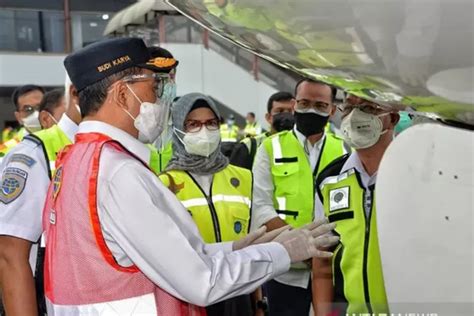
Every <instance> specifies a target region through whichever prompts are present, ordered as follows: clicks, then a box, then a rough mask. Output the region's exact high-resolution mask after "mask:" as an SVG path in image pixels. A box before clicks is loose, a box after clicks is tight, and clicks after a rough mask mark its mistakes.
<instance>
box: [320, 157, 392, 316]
mask: <svg viewBox="0 0 474 316" xmlns="http://www.w3.org/2000/svg"><path fill="white" fill-rule="evenodd" d="M346 159H347V157H345V158H344V159H338V161H335V162H334V163H332V164H331V165H330V166H329V167H328V168H327V169H326V170H324V171H323V173H322V174H321V177H320V178H319V179H318V182H317V185H318V186H319V191H318V194H319V196H320V198H321V201H322V202H323V205H324V213H325V215H326V217H328V219H329V221H330V222H335V223H337V226H336V229H335V231H336V233H337V234H338V235H339V236H340V237H341V242H340V244H339V246H338V247H337V248H336V249H335V251H334V256H333V268H332V270H333V282H334V292H335V302H337V303H344V304H346V305H347V310H346V313H347V314H349V315H352V314H357V315H359V314H360V313H368V314H370V315H372V314H373V313H374V314H376V315H378V314H379V313H388V304H387V297H386V294H385V286H384V279H383V271H382V263H381V259H380V251H379V243H378V237H377V218H376V211H375V210H376V208H375V198H374V197H375V186H371V187H370V188H369V189H365V188H364V187H363V186H362V184H361V183H360V182H359V174H358V172H357V170H355V169H350V170H348V171H346V172H344V173H342V174H340V170H341V168H342V166H343V165H344V162H345V161H346ZM335 166H336V168H335ZM337 166H339V167H338V168H337ZM328 171H329V172H328ZM331 173H332V176H330V174H331ZM366 207H367V208H370V213H369V215H368V216H366V211H365V208H366Z"/></svg>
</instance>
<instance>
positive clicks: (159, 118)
mask: <svg viewBox="0 0 474 316" xmlns="http://www.w3.org/2000/svg"><path fill="white" fill-rule="evenodd" d="M127 88H128V89H129V90H130V92H131V93H132V94H133V96H134V97H135V98H136V99H137V100H138V101H139V102H140V113H139V114H138V115H137V117H133V115H132V114H130V112H128V111H127V110H125V109H123V110H124V111H125V113H127V114H128V115H129V116H130V117H131V118H132V120H133V121H134V124H133V125H134V126H135V128H136V129H137V130H138V140H139V141H141V142H142V143H145V144H151V143H153V142H154V141H155V140H156V139H157V138H158V137H160V135H161V133H162V132H163V129H164V128H165V125H166V119H167V113H168V112H169V105H168V106H167V105H166V104H160V103H159V102H158V100H157V101H155V102H154V103H151V102H142V101H141V100H140V98H139V97H138V96H137V95H136V94H135V92H133V90H132V89H131V88H130V87H129V86H128V85H127Z"/></svg>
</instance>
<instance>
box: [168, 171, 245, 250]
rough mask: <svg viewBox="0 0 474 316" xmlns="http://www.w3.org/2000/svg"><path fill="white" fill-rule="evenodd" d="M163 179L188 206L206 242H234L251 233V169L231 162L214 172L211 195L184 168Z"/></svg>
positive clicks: (169, 173)
mask: <svg viewBox="0 0 474 316" xmlns="http://www.w3.org/2000/svg"><path fill="white" fill-rule="evenodd" d="M170 177H171V179H172V180H171V179H170ZM160 179H161V180H162V182H163V183H164V184H165V185H166V186H167V187H168V188H170V189H171V190H172V191H175V192H174V193H175V194H176V197H177V198H178V199H179V200H180V201H181V203H182V204H183V205H184V207H186V208H187V209H188V211H189V213H190V214H191V215H192V217H193V220H194V221H195V222H196V225H197V227H198V229H199V232H200V234H201V236H202V237H203V240H204V241H205V242H206V243H215V242H221V241H233V240H237V239H240V238H242V237H243V236H245V235H246V234H247V233H248V230H249V226H250V210H251V207H252V202H251V199H252V174H251V172H250V171H249V170H246V169H243V168H240V167H236V166H233V165H228V166H227V167H226V168H225V169H224V170H221V171H219V172H217V173H215V174H214V175H213V180H212V185H211V192H212V194H211V196H210V197H208V196H206V194H205V193H204V191H203V190H202V189H201V187H200V186H199V184H198V183H197V182H196V181H195V180H194V179H193V178H192V176H191V175H190V174H189V173H187V172H185V171H178V170H171V171H167V172H166V173H164V174H161V175H160ZM171 181H173V182H174V183H171Z"/></svg>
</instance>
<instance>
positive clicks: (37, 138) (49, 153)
mask: <svg viewBox="0 0 474 316" xmlns="http://www.w3.org/2000/svg"><path fill="white" fill-rule="evenodd" d="M24 139H27V140H30V141H32V142H34V143H37V144H38V145H40V146H41V147H42V148H43V151H44V155H45V158H46V164H47V166H48V173H49V178H50V179H51V178H52V175H53V173H54V170H55V169H56V158H57V155H58V153H59V152H60V151H61V150H62V149H63V148H64V147H66V146H67V145H69V144H71V143H72V140H70V139H69V138H68V137H67V135H66V134H65V133H64V131H63V130H62V129H61V128H59V126H58V125H53V126H51V127H50V128H48V129H43V130H41V131H38V132H36V133H34V134H29V135H27V136H25V137H24Z"/></svg>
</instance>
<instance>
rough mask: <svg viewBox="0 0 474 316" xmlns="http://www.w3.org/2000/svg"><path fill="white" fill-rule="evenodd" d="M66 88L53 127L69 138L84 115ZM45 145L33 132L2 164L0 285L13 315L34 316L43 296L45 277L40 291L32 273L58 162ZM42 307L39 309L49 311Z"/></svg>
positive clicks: (70, 91)
mask: <svg viewBox="0 0 474 316" xmlns="http://www.w3.org/2000/svg"><path fill="white" fill-rule="evenodd" d="M66 93H67V95H66V100H67V102H66V106H67V111H66V113H65V114H63V116H62V117H61V119H60V120H59V122H58V124H57V126H56V127H52V128H57V129H58V131H60V132H61V133H62V134H63V136H64V137H65V139H67V140H68V142H69V143H70V142H72V141H73V140H74V135H75V134H76V131H77V127H78V124H79V121H80V119H81V117H80V114H79V112H78V110H77V109H76V107H75V104H77V103H78V102H77V96H75V95H74V93H73V88H72V87H71V86H70V85H66ZM40 133H41V132H40ZM44 145H45V144H42V140H41V139H39V138H38V137H35V136H31V135H28V136H26V137H25V138H24V139H23V140H22V141H21V142H20V143H19V144H18V145H17V146H15V147H14V148H13V149H12V150H11V151H10V152H9V153H8V154H7V155H6V156H5V157H4V158H3V160H2V163H1V165H0V169H1V170H2V190H1V191H0V285H1V288H2V292H3V302H4V307H5V311H6V312H7V314H11V315H35V314H36V313H37V303H36V302H37V301H38V303H41V300H42V297H43V294H42V293H43V290H42V288H41V287H42V283H41V282H40V283H38V284H37V287H38V286H39V287H40V288H39V289H38V292H36V290H35V281H34V279H33V273H34V272H35V270H36V262H37V260H36V259H37V258H36V256H37V253H38V247H39V240H40V237H41V233H42V231H43V229H42V224H41V214H42V211H43V205H44V200H45V197H46V191H47V189H48V185H49V182H50V177H51V167H54V161H53V162H51V161H50V159H49V158H47V155H46V151H45V149H44ZM52 165H53V166H52ZM40 255H41V254H40ZM39 261H41V260H39ZM36 272H38V273H42V271H36ZM40 279H41V278H38V280H40ZM39 307H40V312H45V310H42V309H41V306H40V305H39Z"/></svg>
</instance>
